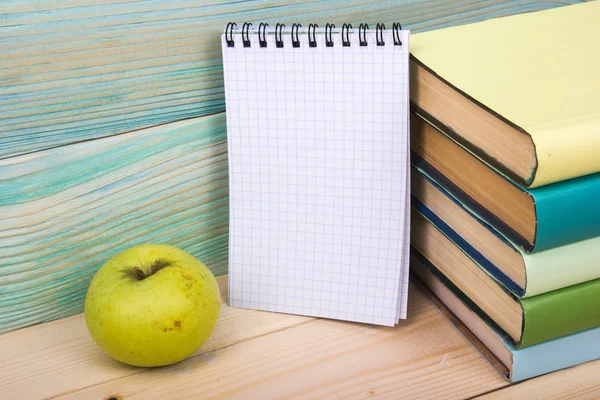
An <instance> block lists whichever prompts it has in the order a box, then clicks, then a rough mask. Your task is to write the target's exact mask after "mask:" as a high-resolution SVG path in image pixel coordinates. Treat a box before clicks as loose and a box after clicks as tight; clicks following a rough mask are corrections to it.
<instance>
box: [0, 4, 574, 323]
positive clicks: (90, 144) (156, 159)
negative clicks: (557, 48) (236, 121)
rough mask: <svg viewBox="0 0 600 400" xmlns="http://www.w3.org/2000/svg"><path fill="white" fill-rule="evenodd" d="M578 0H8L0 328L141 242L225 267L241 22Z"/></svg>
mask: <svg viewBox="0 0 600 400" xmlns="http://www.w3.org/2000/svg"><path fill="white" fill-rule="evenodd" d="M568 3H572V1H561V2H548V1H546V2H537V1H493V0H492V1H484V2H479V1H465V0H460V1H441V0H432V1H422V2H421V1H406V0H404V1H371V2H367V1H365V0H360V1H359V0H320V1H307V0H296V1H235V2H230V1H217V0H210V1H199V0H171V1H164V0H147V1H128V0H62V1H60V2H58V1H54V0H35V1H33V0H8V1H7V0H4V1H2V2H1V3H0V48H1V49H2V51H0V107H1V109H0V111H1V114H0V115H1V119H0V333H3V332H7V331H10V330H13V329H16V328H20V327H24V326H27V325H31V324H34V323H39V322H43V321H48V320H52V319H56V318H60V317H64V316H67V315H71V314H74V313H77V312H81V311H82V304H83V299H84V296H85V292H86V289H87V286H88V284H89V281H90V279H91V277H92V276H93V274H94V272H95V271H96V270H97V269H98V268H99V267H100V266H101V265H102V263H104V262H105V261H106V260H107V259H108V258H110V257H111V256H112V255H114V254H116V253H117V252H119V251H121V250H123V249H125V248H127V247H129V246H132V245H134V244H138V243H147V242H156V243H168V244H173V245H176V246H179V247H181V248H183V249H185V250H188V251H190V252H191V253H192V254H194V255H195V256H198V257H199V258H200V259H202V260H203V261H204V262H205V263H206V264H207V265H208V266H209V267H210V268H211V270H212V271H213V272H214V273H215V274H216V275H221V274H224V273H226V266H227V265H226V264H227V218H228V213H227V165H226V144H225V139H226V135H225V123H224V114H223V111H224V101H223V82H222V74H221V56H220V44H219V36H220V33H221V31H222V29H223V27H224V25H225V24H226V23H227V22H229V21H237V22H244V21H250V22H259V21H270V22H274V21H282V22H284V23H288V24H289V23H291V22H292V21H297V22H300V23H302V24H303V25H307V24H308V23H309V22H317V23H319V24H320V25H324V24H325V23H326V22H334V23H338V24H339V23H341V22H351V23H353V24H357V23H359V22H367V23H371V24H372V23H375V22H380V21H381V22H385V23H386V24H390V25H391V22H393V21H400V22H402V23H403V26H404V27H406V28H410V29H411V30H412V31H413V33H414V32H419V31H424V30H429V29H434V28H440V27H445V26H449V25H456V24H464V23H468V22H474V21H479V20H483V19H486V18H491V17H498V16H504V15H510V14H515V13H520V12H527V11H535V10H540V9H544V8H549V7H555V6H560V5H565V4H568ZM558 28H560V27H557V29H558ZM190 118H191V119H190ZM184 119H186V120H185V121H181V120H184ZM177 121H179V122H177Z"/></svg>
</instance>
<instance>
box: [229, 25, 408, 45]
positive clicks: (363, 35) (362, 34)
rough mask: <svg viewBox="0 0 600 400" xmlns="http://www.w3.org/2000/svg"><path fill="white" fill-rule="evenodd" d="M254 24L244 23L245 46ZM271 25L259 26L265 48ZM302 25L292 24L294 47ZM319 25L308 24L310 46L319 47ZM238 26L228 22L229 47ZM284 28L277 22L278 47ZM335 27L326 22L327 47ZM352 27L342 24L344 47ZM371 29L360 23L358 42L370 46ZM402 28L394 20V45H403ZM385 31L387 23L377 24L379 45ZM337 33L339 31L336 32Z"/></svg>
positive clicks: (376, 35)
mask: <svg viewBox="0 0 600 400" xmlns="http://www.w3.org/2000/svg"><path fill="white" fill-rule="evenodd" d="M251 26H252V23H251V22H245V23H244V25H243V26H242V32H241V33H242V35H241V36H242V45H243V47H251V40H250V27H251ZM268 26H269V24H267V23H261V24H260V25H259V26H258V32H257V35H258V44H259V47H262V48H265V47H268V42H267V27H268ZM301 27H302V25H300V24H293V25H292V30H291V32H290V33H291V39H292V47H294V48H299V47H300V46H301V43H300V28H301ZM318 27H319V25H317V24H310V25H309V26H308V31H307V34H308V46H309V47H313V48H314V47H317V33H316V31H317V28H318ZM236 28H237V24H236V23H235V22H230V23H228V24H227V27H226V28H225V43H226V44H227V47H235V41H234V40H233V31H234V29H236ZM283 28H285V25H284V24H277V25H276V26H275V32H274V33H275V34H274V38H275V47H277V48H283V47H284V42H283V36H282V34H283ZM334 28H335V25H334V24H326V25H325V32H324V33H325V47H333V46H334V42H333V29H334ZM350 29H352V25H351V24H344V25H342V29H341V31H340V32H339V33H340V34H341V38H342V46H344V47H350V46H351V42H350ZM368 29H369V25H368V24H360V26H359V27H358V43H359V46H368V45H369V44H368V42H367V31H368ZM401 30H402V26H401V25H400V23H398V22H394V23H393V25H392V38H393V40H394V46H402V40H401V34H400V31H401ZM384 31H385V25H384V24H383V23H379V24H377V27H376V29H375V41H376V44H377V46H385V41H384V40H383V34H384ZM336 33H337V32H336Z"/></svg>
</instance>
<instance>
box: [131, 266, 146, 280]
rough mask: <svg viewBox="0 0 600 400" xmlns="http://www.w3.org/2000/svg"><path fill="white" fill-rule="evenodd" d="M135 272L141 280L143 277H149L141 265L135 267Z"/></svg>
mask: <svg viewBox="0 0 600 400" xmlns="http://www.w3.org/2000/svg"><path fill="white" fill-rule="evenodd" d="M133 272H134V273H135V274H136V275H137V277H138V278H139V279H140V280H142V279H146V278H147V276H146V274H145V273H144V271H142V270H141V269H140V267H133Z"/></svg>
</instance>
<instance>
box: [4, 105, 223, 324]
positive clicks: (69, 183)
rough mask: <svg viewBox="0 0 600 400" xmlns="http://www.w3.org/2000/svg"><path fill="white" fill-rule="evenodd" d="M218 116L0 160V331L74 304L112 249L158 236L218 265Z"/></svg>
mask: <svg viewBox="0 0 600 400" xmlns="http://www.w3.org/2000/svg"><path fill="white" fill-rule="evenodd" d="M225 139H226V134H225V118H224V115H223V114H218V115H215V116H208V117H201V118H197V119H191V120H187V121H181V122H176V123H172V124H168V125H163V126H159V127H154V128H148V129H145V130H142V131H137V132H132V133H128V134H123V135H118V136H114V137H108V138H103V139H98V140H93V141H89V142H84V143H79V144H74V145H70V146H66V147H60V148H55V149H52V150H45V151H41V152H37V153H34V154H31V155H24V156H18V157H13V158H9V159H5V160H1V161H0V171H2V175H1V178H0V332H6V331H8V330H11V329H15V328H19V327H23V326H26V325H30V324H32V323H37V322H42V321H48V320H51V319H56V318H59V317H64V316H67V315H72V314H74V313H76V312H80V311H81V307H82V301H83V298H84V296H85V293H86V290H87V286H88V285H89V281H90V279H91V277H92V276H93V274H94V272H95V271H96V270H97V269H98V268H99V267H100V266H101V265H102V264H103V263H104V262H105V261H107V260H108V258H110V257H111V256H112V255H114V254H116V253H117V252H119V251H122V250H124V249H125V248H127V247H129V246H132V245H135V244H139V243H149V242H156V243H166V244H172V245H175V246H178V247H181V248H183V249H185V250H187V251H189V252H191V253H192V254H194V255H195V256H197V257H199V258H200V259H201V260H203V261H204V262H205V263H206V264H207V265H208V266H209V268H210V269H211V270H212V271H213V272H214V273H215V274H217V275H220V274H223V273H225V272H226V268H227V265H226V262H227V240H228V234H227V230H228V209H227V207H228V197H227V193H228V180H227V155H226V147H227V146H226V143H225Z"/></svg>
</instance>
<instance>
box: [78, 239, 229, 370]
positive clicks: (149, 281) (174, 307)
mask: <svg viewBox="0 0 600 400" xmlns="http://www.w3.org/2000/svg"><path fill="white" fill-rule="evenodd" d="M220 303H221V301H220V294H219V287H218V286H217V281H216V280H215V278H214V276H213V274H212V273H211V271H210V270H209V269H208V268H207V267H206V266H205V265H204V264H203V263H202V262H200V261H199V260H198V259H196V258H195V257H193V256H192V255H191V254H189V253H187V252H185V251H183V250H180V249H178V248H176V247H173V246H167V245H159V244H144V245H139V246H135V247H132V248H130V249H128V250H125V251H123V252H122V253H119V254H117V255H116V256H114V257H113V258H111V259H110V260H109V261H108V262H107V263H106V264H104V265H103V266H102V267H101V268H100V269H99V270H98V272H97V273H96V275H95V276H94V279H93V280H92V283H91V285H90V287H89V289H88V292H87V296H86V299H85V320H86V323H87V326H88V329H89V331H90V334H91V335H92V338H93V339H94V341H95V342H96V343H97V344H98V346H100V348H101V349H102V350H104V351H105V352H106V353H107V354H108V355H110V356H112V357H114V358H116V359H117V360H119V361H121V362H124V363H126V364H130V365H135V366H140V367H156V366H162V365H168V364H173V363H176V362H178V361H181V360H184V359H186V358H187V357H189V356H190V355H192V354H193V353H194V352H195V351H196V350H197V349H198V348H199V347H200V346H202V344H203V343H204V342H205V341H206V339H208V337H209V336H210V334H211V333H212V331H213V329H214V328H215V325H216V323H217V319H218V317H219V312H220Z"/></svg>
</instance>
